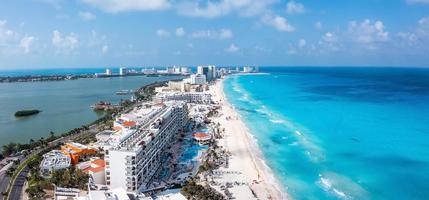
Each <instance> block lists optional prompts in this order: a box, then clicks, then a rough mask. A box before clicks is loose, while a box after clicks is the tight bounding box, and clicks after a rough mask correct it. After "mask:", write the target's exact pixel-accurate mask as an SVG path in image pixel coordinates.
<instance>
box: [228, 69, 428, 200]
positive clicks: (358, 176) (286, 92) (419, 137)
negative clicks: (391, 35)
mask: <svg viewBox="0 0 429 200" xmlns="http://www.w3.org/2000/svg"><path fill="white" fill-rule="evenodd" d="M261 71H263V72H267V73H268V74H265V75H241V76H230V77H228V78H227V80H226V81H225V85H224V87H225V92H226V95H227V97H228V99H229V101H230V102H231V103H232V104H233V106H234V107H235V109H236V110H237V111H238V112H239V114H240V115H241V116H242V118H243V119H244V121H245V122H251V123H247V125H248V127H249V128H250V130H251V132H252V134H253V135H254V136H255V139H256V140H257V143H258V145H259V146H260V148H261V150H262V152H263V154H264V155H265V157H266V161H267V164H268V165H269V166H270V167H271V168H272V169H273V171H274V172H275V174H276V175H277V176H278V177H279V180H280V181H281V182H282V184H283V186H284V188H285V189H287V191H288V193H290V195H291V196H292V197H293V198H294V199H428V198H429V69H411V68H317V67H315V68H293V67H290V68H261Z"/></svg>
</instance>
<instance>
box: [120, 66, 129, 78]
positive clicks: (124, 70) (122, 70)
mask: <svg viewBox="0 0 429 200" xmlns="http://www.w3.org/2000/svg"><path fill="white" fill-rule="evenodd" d="M125 75H127V68H125V67H121V68H119V76H125Z"/></svg>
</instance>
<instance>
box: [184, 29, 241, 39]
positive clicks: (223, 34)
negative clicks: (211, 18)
mask: <svg viewBox="0 0 429 200" xmlns="http://www.w3.org/2000/svg"><path fill="white" fill-rule="evenodd" d="M191 37H193V38H208V39H219V40H223V39H230V38H232V37H233V33H232V31H231V30H230V29H220V30H201V31H195V32H193V33H192V35H191Z"/></svg>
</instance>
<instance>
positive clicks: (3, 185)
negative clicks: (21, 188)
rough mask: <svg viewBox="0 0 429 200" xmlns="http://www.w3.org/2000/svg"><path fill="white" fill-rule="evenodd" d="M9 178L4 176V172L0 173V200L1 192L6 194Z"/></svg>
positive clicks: (0, 197) (1, 197)
mask: <svg viewBox="0 0 429 200" xmlns="http://www.w3.org/2000/svg"><path fill="white" fill-rule="evenodd" d="M9 180H10V177H9V176H8V175H6V171H3V172H0V199H3V197H4V195H3V192H6V189H7V186H8V185H9Z"/></svg>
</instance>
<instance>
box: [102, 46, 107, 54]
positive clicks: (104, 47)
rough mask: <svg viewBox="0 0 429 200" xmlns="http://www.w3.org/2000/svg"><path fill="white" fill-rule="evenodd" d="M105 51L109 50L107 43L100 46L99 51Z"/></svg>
mask: <svg viewBox="0 0 429 200" xmlns="http://www.w3.org/2000/svg"><path fill="white" fill-rule="evenodd" d="M107 51H109V46H107V45H103V47H101V53H103V54H104V53H107Z"/></svg>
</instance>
